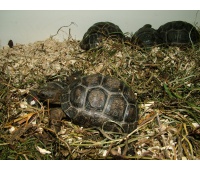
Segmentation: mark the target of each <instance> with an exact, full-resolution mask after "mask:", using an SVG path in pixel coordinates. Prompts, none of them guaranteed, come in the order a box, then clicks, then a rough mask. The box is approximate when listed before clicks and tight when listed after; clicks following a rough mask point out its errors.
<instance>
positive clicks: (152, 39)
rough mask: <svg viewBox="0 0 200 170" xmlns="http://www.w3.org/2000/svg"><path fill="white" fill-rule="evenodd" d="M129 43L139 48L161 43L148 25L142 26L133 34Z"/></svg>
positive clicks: (154, 31)
mask: <svg viewBox="0 0 200 170" xmlns="http://www.w3.org/2000/svg"><path fill="white" fill-rule="evenodd" d="M131 43H132V44H133V45H134V44H135V45H139V46H141V47H151V46H155V45H158V44H161V43H162V39H161V38H160V37H159V34H158V33H157V31H156V30H155V29H154V28H152V26H151V25H150V24H146V25H144V26H143V27H142V28H140V29H139V30H138V31H136V32H135V33H134V35H133V36H132V38H131Z"/></svg>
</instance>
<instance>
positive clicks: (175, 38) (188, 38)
mask: <svg viewBox="0 0 200 170" xmlns="http://www.w3.org/2000/svg"><path fill="white" fill-rule="evenodd" d="M157 32H158V34H159V35H160V37H161V38H162V39H163V43H164V44H167V45H188V44H195V43H198V42H199V41H200V35H199V32H198V31H197V30H196V28H195V27H194V26H193V25H192V24H190V23H187V22H184V21H172V22H168V23H166V24H164V25H161V26H160V27H159V28H158V30H157Z"/></svg>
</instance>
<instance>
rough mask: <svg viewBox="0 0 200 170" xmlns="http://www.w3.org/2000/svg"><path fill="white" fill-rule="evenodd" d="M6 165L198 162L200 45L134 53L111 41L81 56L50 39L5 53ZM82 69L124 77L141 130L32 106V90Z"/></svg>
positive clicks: (1, 127) (0, 126)
mask: <svg viewBox="0 0 200 170" xmlns="http://www.w3.org/2000/svg"><path fill="white" fill-rule="evenodd" d="M0 59H1V63H0V68H1V70H0V71H1V72H0V74H1V75H0V86H1V91H0V110H1V111H0V134H1V136H0V155H1V156H0V159H172V160H173V159H180V160H182V159H199V158H200V148H199V146H200V140H199V139H200V133H199V122H200V102H199V101H200V81H199V80H200V69H199V68H200V67H199V65H200V50H199V47H198V46H197V47H193V48H188V49H184V50H183V49H181V48H178V47H169V48H162V47H153V48H151V49H139V48H134V49H132V48H131V47H129V46H125V45H123V44H117V43H115V42H112V41H111V42H106V43H105V44H104V47H103V48H101V49H99V50H96V51H89V52H83V51H81V49H80V48H79V42H78V41H76V40H74V39H71V38H69V39H66V40H64V41H63V42H59V41H57V40H56V39H52V38H49V39H47V40H45V41H39V42H35V43H33V44H26V45H24V44H16V45H15V46H14V47H13V48H9V47H4V48H3V49H1V50H0ZM77 71H80V72H82V73H83V74H93V73H101V74H104V75H112V76H116V77H118V78H120V79H121V80H122V81H124V82H125V83H126V84H127V85H128V86H130V87H131V88H132V89H133V91H134V92H135V93H137V97H138V103H139V107H140V119H139V125H138V128H137V129H136V130H134V131H133V132H131V133H130V134H118V133H111V132H105V131H102V130H99V129H94V128H82V127H79V126H78V125H74V124H72V123H71V122H70V120H65V119H63V120H60V122H59V125H60V129H59V130H56V128H54V127H52V126H49V122H50V121H51V120H50V118H49V116H48V115H49V112H50V108H49V106H48V105H43V104H42V103H40V104H39V106H38V107H33V106H31V105H28V103H27V101H26V99H27V96H28V95H30V90H32V89H36V88H38V87H40V86H41V85H44V84H45V83H46V82H48V81H53V80H58V81H63V80H66V77H67V76H70V75H71V74H73V73H75V72H77Z"/></svg>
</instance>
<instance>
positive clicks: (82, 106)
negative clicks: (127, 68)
mask: <svg viewBox="0 0 200 170" xmlns="http://www.w3.org/2000/svg"><path fill="white" fill-rule="evenodd" d="M37 96H38V98H39V99H40V100H42V101H44V100H46V99H49V101H50V102H51V103H60V104H61V109H62V110H63V111H64V113H65V114H66V115H67V116H68V117H69V118H70V119H71V121H72V122H73V123H74V124H77V125H79V126H82V127H86V128H87V127H98V128H102V129H104V130H107V131H118V132H119V131H120V132H125V133H129V132H131V131H132V130H134V129H135V128H136V127H137V121H138V105H137V100H136V95H135V94H134V92H133V91H132V90H131V89H130V88H129V87H128V86H127V85H125V83H123V82H122V81H121V80H119V79H117V78H115V77H112V76H104V75H101V74H93V75H86V76H80V77H79V78H78V79H76V80H74V81H73V82H72V83H70V84H69V85H67V84H66V83H64V82H54V81H53V82H49V83H47V85H46V86H44V87H41V88H40V89H39V90H38V94H37Z"/></svg>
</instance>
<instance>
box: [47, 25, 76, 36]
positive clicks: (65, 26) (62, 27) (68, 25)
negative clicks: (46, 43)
mask: <svg viewBox="0 0 200 170" xmlns="http://www.w3.org/2000/svg"><path fill="white" fill-rule="evenodd" d="M72 24H74V25H76V26H77V24H76V23H75V22H71V24H69V25H68V26H62V27H60V28H59V29H58V31H57V33H56V34H55V35H52V36H51V37H50V38H53V37H55V36H56V35H58V33H59V31H60V30H61V29H62V28H63V27H70V26H71V25H72Z"/></svg>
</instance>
